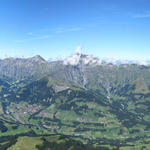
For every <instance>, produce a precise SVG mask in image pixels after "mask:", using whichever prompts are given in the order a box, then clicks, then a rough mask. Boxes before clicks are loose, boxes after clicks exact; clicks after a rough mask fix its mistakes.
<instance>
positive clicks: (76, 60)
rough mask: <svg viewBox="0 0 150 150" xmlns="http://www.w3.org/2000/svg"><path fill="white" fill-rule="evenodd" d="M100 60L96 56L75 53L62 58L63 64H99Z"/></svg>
mask: <svg viewBox="0 0 150 150" xmlns="http://www.w3.org/2000/svg"><path fill="white" fill-rule="evenodd" d="M101 63H102V61H101V60H100V59H98V58H96V57H93V56H90V55H85V54H81V53H76V54H74V55H72V56H70V57H68V58H66V59H65V60H64V64H65V65H79V64H83V65H100V64H101Z"/></svg>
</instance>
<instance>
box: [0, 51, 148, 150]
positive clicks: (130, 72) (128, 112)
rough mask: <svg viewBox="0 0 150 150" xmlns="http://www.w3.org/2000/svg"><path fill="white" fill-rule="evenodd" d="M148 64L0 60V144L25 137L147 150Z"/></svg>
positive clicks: (87, 59) (76, 58)
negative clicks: (52, 137)
mask: <svg viewBox="0 0 150 150" xmlns="http://www.w3.org/2000/svg"><path fill="white" fill-rule="evenodd" d="M149 64H150V63H149V61H144V62H140V61H136V62H135V61H111V60H100V59H98V58H96V57H93V56H89V55H85V54H80V53H77V54H75V55H72V56H70V57H68V58H66V59H64V60H57V61H50V62H49V61H46V60H44V59H43V58H42V57H41V56H39V55H37V56H35V57H32V58H23V59H21V58H5V59H3V60H0V144H1V145H5V143H6V141H5V140H4V137H6V136H14V135H17V136H21V135H26V136H27V135H28V134H29V133H30V135H32V136H33V135H34V136H35V135H36V136H39V135H40V136H44V135H49V136H50V135H52V134H55V135H63V136H67V137H68V136H69V138H72V139H73V140H79V141H82V142H83V143H87V144H89V143H90V144H92V145H93V146H94V145H97V146H98V147H99V149H100V146H102V147H103V148H104V149H126V148H131V147H134V148H136V149H144V148H149V147H150V145H149V141H150V136H149V135H150V65H149ZM4 141H5V142H4ZM18 141H19V140H18ZM15 143H17V142H15ZM7 145H8V144H7ZM11 146H12V145H11V144H10V145H9V147H10V150H11ZM102 147H101V149H102ZM91 149H92V148H91Z"/></svg>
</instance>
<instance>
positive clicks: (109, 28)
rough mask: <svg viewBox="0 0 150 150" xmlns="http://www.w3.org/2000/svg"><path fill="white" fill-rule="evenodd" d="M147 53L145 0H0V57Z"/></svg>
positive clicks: (148, 5)
mask: <svg viewBox="0 0 150 150" xmlns="http://www.w3.org/2000/svg"><path fill="white" fill-rule="evenodd" d="M79 45H82V47H83V49H82V53H86V54H92V55H94V56H99V57H101V58H116V59H150V1H149V0H124V1H123V0H1V1H0V57H1V58H4V57H10V56H15V57H31V56H34V55H37V54H39V55H41V56H42V57H44V58H45V59H49V58H60V57H66V56H69V55H70V54H73V53H74V50H75V49H76V47H77V46H79Z"/></svg>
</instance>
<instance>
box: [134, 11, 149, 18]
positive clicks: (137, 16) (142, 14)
mask: <svg viewBox="0 0 150 150" xmlns="http://www.w3.org/2000/svg"><path fill="white" fill-rule="evenodd" d="M132 17H133V18H150V12H145V13H141V14H134V15H132Z"/></svg>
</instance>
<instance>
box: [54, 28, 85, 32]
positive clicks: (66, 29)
mask: <svg viewBox="0 0 150 150" xmlns="http://www.w3.org/2000/svg"><path fill="white" fill-rule="evenodd" d="M83 30H85V28H81V27H73V28H57V29H56V30H55V32H56V33H57V34H59V33H65V32H75V31H83Z"/></svg>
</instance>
